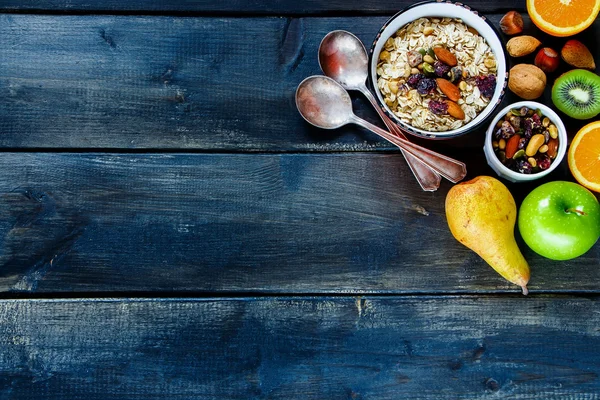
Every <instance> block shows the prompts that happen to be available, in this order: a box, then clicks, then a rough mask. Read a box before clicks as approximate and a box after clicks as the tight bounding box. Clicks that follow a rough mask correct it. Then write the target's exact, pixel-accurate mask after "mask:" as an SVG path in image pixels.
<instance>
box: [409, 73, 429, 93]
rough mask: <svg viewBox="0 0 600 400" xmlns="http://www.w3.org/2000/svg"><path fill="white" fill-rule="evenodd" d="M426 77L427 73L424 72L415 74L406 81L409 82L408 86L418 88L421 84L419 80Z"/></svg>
mask: <svg viewBox="0 0 600 400" xmlns="http://www.w3.org/2000/svg"><path fill="white" fill-rule="evenodd" d="M423 78H425V75H423V74H414V75H411V76H409V77H408V79H407V80H406V83H407V84H408V86H410V87H411V88H413V89H416V88H417V85H418V84H419V82H421V79H423Z"/></svg>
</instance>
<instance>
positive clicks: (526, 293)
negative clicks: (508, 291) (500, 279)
mask: <svg viewBox="0 0 600 400" xmlns="http://www.w3.org/2000/svg"><path fill="white" fill-rule="evenodd" d="M521 289H522V290H523V295H524V296H527V295H528V294H529V289H527V286H525V285H523V286H521Z"/></svg>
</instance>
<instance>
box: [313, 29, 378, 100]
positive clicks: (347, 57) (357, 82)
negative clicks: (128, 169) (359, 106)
mask: <svg viewBox="0 0 600 400" xmlns="http://www.w3.org/2000/svg"><path fill="white" fill-rule="evenodd" d="M319 65H320V66H321V70H323V73H325V75H327V76H328V77H330V78H333V79H334V80H335V81H336V82H338V83H339V84H341V85H342V86H343V87H344V88H346V89H348V90H358V89H359V88H360V89H362V88H363V87H364V88H365V89H366V86H365V81H366V80H367V78H368V76H369V56H368V55H367V50H366V49H365V46H363V44H362V42H361V41H360V39H359V38H357V37H356V36H354V35H353V34H352V33H350V32H347V31H333V32H329V33H328V34H327V35H326V36H325V37H324V38H323V40H322V41H321V45H320V46H319Z"/></svg>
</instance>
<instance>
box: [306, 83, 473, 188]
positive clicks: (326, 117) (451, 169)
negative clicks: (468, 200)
mask: <svg viewBox="0 0 600 400" xmlns="http://www.w3.org/2000/svg"><path fill="white" fill-rule="evenodd" d="M296 106H297V107H298V111H300V114H301V115H302V117H303V118H304V119H305V120H306V121H307V122H309V123H311V124H312V125H314V126H317V127H319V128H323V129H336V128H339V127H342V126H344V125H346V124H351V123H353V124H356V125H360V126H362V127H363V128H366V129H368V130H370V131H372V132H374V133H376V134H378V135H379V136H381V137H382V138H384V139H386V140H388V141H389V142H391V143H393V144H395V145H396V146H398V147H400V148H401V149H403V150H405V151H406V152H407V153H410V154H411V155H413V156H415V157H416V158H418V159H419V160H420V161H422V162H423V163H425V164H427V165H428V166H429V167H430V168H431V169H433V170H434V171H436V172H437V173H438V174H440V175H442V176H443V177H444V178H446V179H448V180H449V181H451V182H454V183H457V182H460V181H461V180H462V179H463V178H464V177H465V176H466V175H467V168H466V166H465V164H464V163H462V162H460V161H457V160H454V159H452V158H450V157H446V156H444V155H442V154H439V153H436V152H435V151H432V150H429V149H426V148H424V147H421V146H419V145H416V144H414V143H411V142H409V141H408V140H406V139H402V138H400V137H398V136H395V135H392V134H391V133H389V132H387V131H385V130H383V129H381V128H380V127H378V126H376V125H373V124H371V123H370V122H367V121H365V120H363V119H361V118H358V117H357V116H356V115H354V113H353V112H352V101H351V99H350V95H349V94H348V92H347V91H346V89H344V88H343V87H342V86H341V85H340V84H339V83H337V82H336V81H334V80H333V79H331V78H328V77H326V76H311V77H308V78H306V79H305V80H303V81H302V82H301V83H300V85H298V89H297V90H296Z"/></svg>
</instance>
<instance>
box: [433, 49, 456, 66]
mask: <svg viewBox="0 0 600 400" xmlns="http://www.w3.org/2000/svg"><path fill="white" fill-rule="evenodd" d="M433 52H434V53H435V56H436V57H437V58H438V60H440V61H441V62H443V63H444V64H446V65H449V66H451V67H456V65H457V64H458V61H457V60H456V57H455V56H454V54H452V53H451V52H450V51H449V50H448V49H445V48H443V47H435V48H434V49H433Z"/></svg>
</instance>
